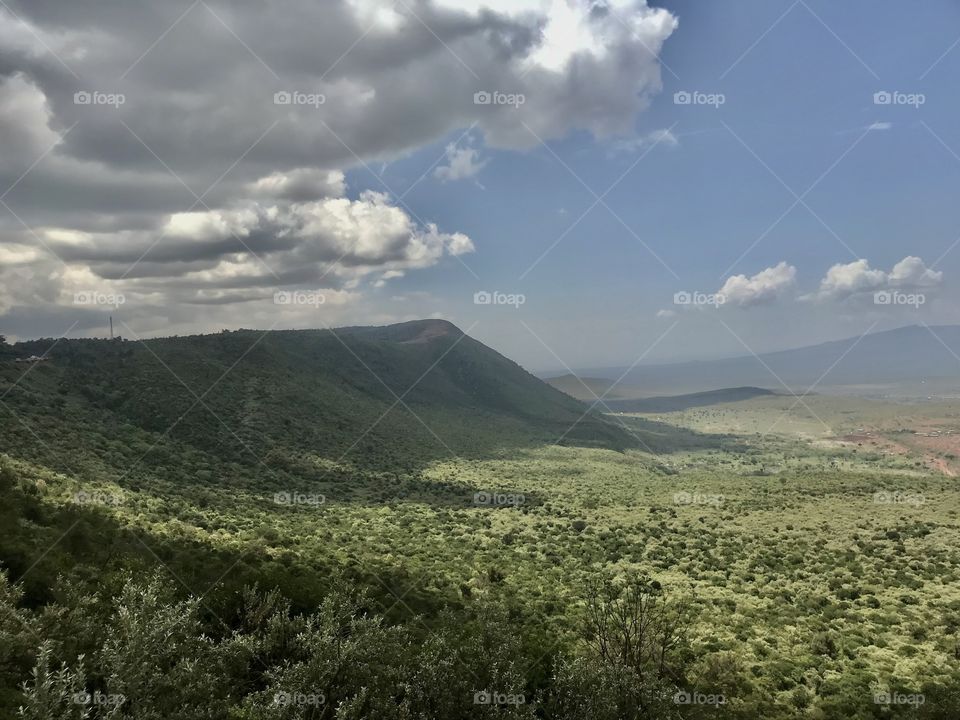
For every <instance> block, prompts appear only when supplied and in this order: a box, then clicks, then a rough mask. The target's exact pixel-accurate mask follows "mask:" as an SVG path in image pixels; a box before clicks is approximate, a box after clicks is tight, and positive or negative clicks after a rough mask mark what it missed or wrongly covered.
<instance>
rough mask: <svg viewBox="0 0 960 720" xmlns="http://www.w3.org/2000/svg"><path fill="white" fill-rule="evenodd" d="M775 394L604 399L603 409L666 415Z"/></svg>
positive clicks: (743, 391)
mask: <svg viewBox="0 0 960 720" xmlns="http://www.w3.org/2000/svg"><path fill="white" fill-rule="evenodd" d="M776 394H777V393H775V392H773V391H772V390H765V389H763V388H757V387H738V388H723V389H722V390H708V391H706V392H700V393H690V394H687V395H663V396H661V397H651V398H635V399H624V400H606V399H604V405H603V407H604V408H605V409H609V410H612V411H613V412H634V413H667V412H675V411H677V410H688V409H690V408H695V407H707V406H710V405H719V404H721V403H731V402H740V401H742V400H751V399H753V398H756V397H765V396H768V395H776Z"/></svg>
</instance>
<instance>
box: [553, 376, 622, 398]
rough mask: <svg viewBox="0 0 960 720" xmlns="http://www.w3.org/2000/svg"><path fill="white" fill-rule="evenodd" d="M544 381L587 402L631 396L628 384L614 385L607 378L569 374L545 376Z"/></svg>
mask: <svg viewBox="0 0 960 720" xmlns="http://www.w3.org/2000/svg"><path fill="white" fill-rule="evenodd" d="M544 382H546V383H547V384H548V385H550V386H551V387H555V388H556V389H557V390H559V391H561V392H564V393H566V394H567V395H569V396H570V397H574V398H576V399H577V400H583V401H585V402H593V401H594V400H596V399H597V398H598V397H602V398H603V399H604V400H622V399H624V398H627V397H630V396H631V395H630V392H629V389H628V388H626V386H624V385H622V384H620V383H617V385H616V386H614V381H613V380H609V379H605V378H595V377H578V376H576V375H570V374H567V375H560V376H559V377H548V378H544Z"/></svg>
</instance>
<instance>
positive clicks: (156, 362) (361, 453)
mask: <svg viewBox="0 0 960 720" xmlns="http://www.w3.org/2000/svg"><path fill="white" fill-rule="evenodd" d="M51 346H52V349H51ZM48 351H49V353H48ZM45 353H48V356H49V358H50V360H49V361H48V362H45V363H42V364H36V365H34V366H32V367H31V366H29V365H24V364H17V363H14V362H12V360H13V359H14V358H17V357H21V358H22V357H29V356H31V355H44V354H45ZM3 357H4V358H5V360H4V361H3V362H0V393H2V394H4V395H5V398H4V403H5V404H6V405H7V406H8V408H9V410H11V411H13V412H14V413H15V415H16V416H17V417H18V418H20V420H21V422H10V423H4V427H5V430H4V431H3V432H2V433H0V439H2V441H3V445H4V446H5V449H9V448H11V447H14V448H20V449H26V448H33V451H34V452H35V453H36V456H35V457H34V458H33V459H35V460H41V461H44V462H45V464H50V465H52V466H53V467H66V468H69V467H70V466H71V464H72V463H73V464H75V463H77V462H80V461H83V462H92V463H95V464H96V465H98V466H101V469H103V468H106V467H112V468H113V469H114V472H119V471H120V470H121V469H122V467H123V465H124V464H125V462H127V461H131V462H136V463H137V465H138V467H142V466H149V465H151V464H154V465H155V464H157V463H158V462H162V458H163V456H164V455H165V454H167V455H170V456H171V457H173V456H177V455H182V454H183V452H184V451H189V452H188V454H189V453H200V454H203V455H205V456H207V460H206V462H207V464H209V465H210V466H211V467H212V468H219V470H211V471H213V472H219V471H224V470H223V468H222V467H221V466H222V464H223V463H240V464H242V465H250V464H251V463H253V464H254V465H256V464H261V463H266V464H267V465H268V466H269V465H271V464H272V463H277V464H282V465H285V466H288V465H290V464H291V463H293V464H296V463H304V462H305V463H307V464H309V465H316V463H317V462H318V460H317V459H318V458H323V460H324V462H326V463H327V464H341V463H343V464H346V465H349V466H365V467H379V468H383V467H391V466H395V465H397V464H398V463H399V464H424V463H426V462H428V461H429V460H431V459H433V458H437V457H450V456H451V455H454V454H465V455H476V454H482V453H487V452H490V451H491V450H494V449H496V448H498V447H505V446H516V445H518V444H519V445H524V444H530V445H535V444H541V443H549V442H555V441H556V440H557V439H558V438H560V437H561V436H562V435H564V433H565V432H567V430H568V429H569V428H570V427H571V426H573V425H574V424H575V423H576V427H575V428H574V429H573V430H572V431H571V432H569V433H568V434H567V435H566V437H565V440H564V442H567V443H570V444H584V445H591V446H602V447H615V448H623V447H626V446H629V445H630V444H632V442H633V441H632V438H631V437H630V436H629V435H628V434H627V433H625V432H623V431H622V430H621V429H620V428H618V427H617V426H615V425H613V424H611V423H608V422H606V421H605V420H604V419H602V418H601V417H599V416H598V415H595V414H591V415H588V416H586V417H583V416H584V413H585V412H586V410H587V406H585V405H584V404H582V403H580V402H578V401H577V400H574V399H572V398H570V397H568V396H567V395H565V394H563V393H561V392H560V391H558V390H555V389H554V388H551V387H550V386H549V385H547V384H546V383H544V382H542V381H540V380H538V379H537V378H535V377H533V376H532V375H530V374H529V373H527V372H526V371H525V370H523V369H522V368H521V367H520V366H519V365H517V364H516V363H514V362H512V361H510V360H508V359H507V358H505V357H503V356H502V355H500V354H499V353H497V352H495V351H493V350H491V349H490V348H488V347H486V346H485V345H483V344H482V343H479V342H477V341H476V340H474V339H473V338H470V337H468V336H466V335H464V334H463V333H462V332H461V331H460V330H459V329H458V328H456V327H455V326H454V325H452V324H450V323H448V322H445V321H440V320H426V321H415V322H409V323H403V324H400V325H391V326H387V327H351V328H341V329H337V330H302V331H274V332H266V333H264V332H260V331H254V330H241V331H237V332H224V333H220V334H215V335H203V336H193V337H173V338H160V339H152V340H146V341H144V342H138V341H131V340H114V341H109V340H89V339H84V340H68V339H62V340H59V341H56V342H54V341H53V340H42V341H41V340H38V341H31V342H24V343H19V344H17V345H14V346H6V347H5V354H4V356H3ZM21 377H22V379H21ZM581 417H583V419H582V421H581V422H579V423H577V421H578V420H579V419H580V418H581ZM108 448H110V449H109V450H108ZM131 448H139V449H140V454H136V453H135V454H134V455H133V457H129V456H130V454H131ZM102 451H106V452H102ZM113 453H115V454H116V455H114V454H113ZM18 454H19V453H18ZM141 454H142V455H143V459H142V461H141V460H140V459H139V458H140V455H141ZM121 456H122V458H121ZM225 472H229V471H228V470H226V471H225Z"/></svg>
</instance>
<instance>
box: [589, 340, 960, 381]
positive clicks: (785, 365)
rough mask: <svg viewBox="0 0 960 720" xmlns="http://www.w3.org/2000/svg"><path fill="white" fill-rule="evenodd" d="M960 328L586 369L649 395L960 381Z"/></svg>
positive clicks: (595, 376)
mask: <svg viewBox="0 0 960 720" xmlns="http://www.w3.org/2000/svg"><path fill="white" fill-rule="evenodd" d="M958 356H960V326H957V325H946V326H937V327H930V328H926V327H923V326H920V325H911V326H908V327H902V328H897V329H895V330H888V331H884V332H877V333H871V334H869V335H866V336H864V337H862V338H860V337H851V338H846V339H844V340H836V341H833V342H826V343H821V344H818V345H811V346H808V347H801V348H796V349H792V350H783V351H780V352H773V353H766V354H763V355H759V356H758V357H755V356H752V355H748V356H743V357H735V358H727V359H723V360H710V361H700V362H686V363H674V364H669V365H647V366H638V367H635V368H633V369H632V370H630V371H629V372H627V369H626V368H603V369H585V370H582V371H581V374H582V375H584V376H589V377H594V378H608V379H615V378H619V377H621V376H623V380H622V382H623V384H625V385H628V386H636V387H638V388H639V390H640V391H642V392H643V394H646V395H663V394H681V393H696V392H702V391H705V390H715V389H717V388H729V387H741V386H757V387H764V388H769V389H772V390H777V391H781V390H784V387H783V385H784V384H786V385H787V386H789V387H790V388H791V389H793V390H805V389H806V388H808V387H810V386H811V385H813V384H814V383H817V384H818V387H819V388H825V387H830V386H867V385H873V386H894V385H901V384H903V385H906V384H909V385H911V386H918V385H920V384H921V383H926V382H929V381H931V380H939V381H946V382H947V383H948V384H949V383H951V382H955V381H956V382H960V360H958Z"/></svg>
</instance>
